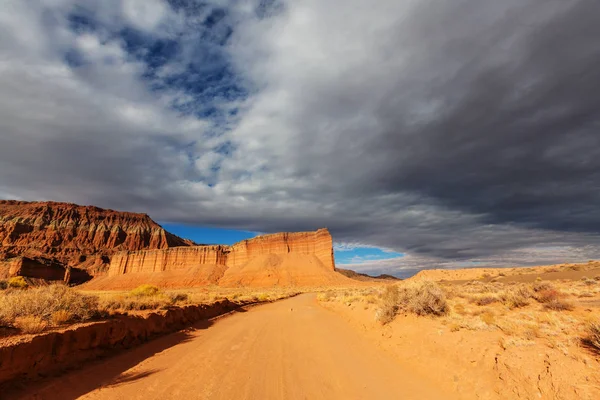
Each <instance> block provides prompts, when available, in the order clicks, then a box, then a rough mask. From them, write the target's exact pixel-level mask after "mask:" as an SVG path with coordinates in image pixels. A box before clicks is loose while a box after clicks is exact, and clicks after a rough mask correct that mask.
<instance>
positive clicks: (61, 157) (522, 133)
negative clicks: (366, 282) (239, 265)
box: [0, 0, 600, 275]
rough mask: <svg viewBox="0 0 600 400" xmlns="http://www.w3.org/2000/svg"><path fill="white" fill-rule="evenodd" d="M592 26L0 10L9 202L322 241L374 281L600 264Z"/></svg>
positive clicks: (119, 8) (227, 7)
mask: <svg viewBox="0 0 600 400" xmlns="http://www.w3.org/2000/svg"><path fill="white" fill-rule="evenodd" d="M599 16H600V2H598V1H596V0H568V1H566V0H503V1H497V0H404V1H398V0H380V1H377V2H365V1H362V0H293V1H278V0H260V1H259V0H256V1H242V0H240V1H235V0H231V1H225V0H224V1H207V2H200V1H192V0H172V1H168V2H167V1H159V0H122V1H117V0H104V1H96V0H90V1H86V0H79V1H74V0H38V1H35V2H24V1H22V0H3V1H2V7H0V198H16V199H26V200H40V199H45V200H58V201H70V202H76V203H82V204H95V205H99V206H102V207H110V208H116V209H122V210H131V211H140V212H146V213H148V214H150V215H151V216H152V217H153V218H154V219H156V220H158V221H161V222H164V223H169V224H172V225H174V226H182V224H188V225H191V226H209V227H218V228H226V229H235V230H240V231H251V232H274V231H282V230H312V229H316V228H318V227H324V226H326V227H328V228H329V229H330V230H331V232H332V234H333V235H334V239H335V241H336V249H337V253H336V254H337V255H338V260H342V262H341V264H343V265H346V266H352V267H353V268H355V269H358V270H361V271H370V272H377V273H378V272H392V273H396V274H398V275H403V274H407V273H409V272H410V271H414V270H416V269H419V268H431V267H436V266H437V267H444V268H452V267H464V266H484V265H490V266H502V265H503V266H509V265H530V264H536V263H553V262H564V261H575V260H587V259H589V258H598V257H600V246H599V245H598V243H599V235H598V233H599V231H600V207H599V205H600V68H598V66H599V65H600V42H599V41H598V38H599V37H600V19H599V18H600V17H599ZM356 249H361V250H360V251H357V250H356Z"/></svg>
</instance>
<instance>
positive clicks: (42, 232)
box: [0, 200, 190, 266]
mask: <svg viewBox="0 0 600 400" xmlns="http://www.w3.org/2000/svg"><path fill="white" fill-rule="evenodd" d="M189 244H190V242H188V241H185V240H183V239H181V238H179V237H177V236H175V235H172V234H170V233H169V232H167V231H165V230H164V229H163V228H162V227H161V226H160V225H158V224H157V223H156V222H154V221H153V220H152V219H150V217H149V216H148V215H146V214H136V213H130V212H119V211H113V210H105V209H102V208H98V207H93V206H79V205H76V204H69V203H55V202H23V201H12V200H0V260H2V259H9V258H12V257H17V256H26V257H30V258H34V259H36V258H45V259H50V260H52V261H55V262H58V263H60V264H62V265H65V266H72V265H81V264H85V263H86V259H87V258H88V257H90V256H92V257H95V256H99V255H105V256H106V255H111V254H113V253H115V252H118V251H122V250H141V249H165V248H169V247H176V246H188V245H189ZM89 261H90V260H87V262H88V263H89ZM105 261H108V260H107V259H105Z"/></svg>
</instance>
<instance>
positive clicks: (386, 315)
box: [375, 285, 400, 324]
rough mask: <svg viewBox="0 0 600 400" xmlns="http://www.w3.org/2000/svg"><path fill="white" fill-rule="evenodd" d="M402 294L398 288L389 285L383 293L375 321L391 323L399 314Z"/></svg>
mask: <svg viewBox="0 0 600 400" xmlns="http://www.w3.org/2000/svg"><path fill="white" fill-rule="evenodd" d="M399 295H400V292H399V290H398V286H396V285H388V286H386V288H385V289H384V290H383V292H382V293H381V299H380V305H379V307H378V308H377V311H376V312H375V319H376V320H377V321H379V322H381V323H382V324H387V323H389V322H391V321H392V320H393V319H394V317H395V316H396V313H397V312H398V300H399V298H400V297H399Z"/></svg>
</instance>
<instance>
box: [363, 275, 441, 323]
mask: <svg viewBox="0 0 600 400" xmlns="http://www.w3.org/2000/svg"><path fill="white" fill-rule="evenodd" d="M400 310H403V311H406V312H410V313H413V314H417V315H433V316H440V315H444V314H446V313H447V312H448V310H449V307H448V302H447V299H446V293H445V292H444V289H442V288H441V287H440V286H439V285H438V284H437V283H435V282H431V281H422V282H416V283H411V284H408V285H404V286H398V285H390V286H387V287H386V288H385V290H384V291H383V292H382V294H381V303H380V306H379V308H378V310H377V312H376V316H375V317H376V319H377V320H378V321H379V322H381V323H382V324H386V323H389V322H391V321H392V320H393V319H394V317H395V316H396V314H397V313H398V311H400Z"/></svg>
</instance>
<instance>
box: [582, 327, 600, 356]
mask: <svg viewBox="0 0 600 400" xmlns="http://www.w3.org/2000/svg"><path fill="white" fill-rule="evenodd" d="M582 341H583V343H584V344H585V345H586V346H587V347H589V348H591V349H592V350H594V351H596V352H597V353H600V321H599V322H591V323H590V324H588V326H587V328H586V335H585V336H584V337H583V339H582Z"/></svg>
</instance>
